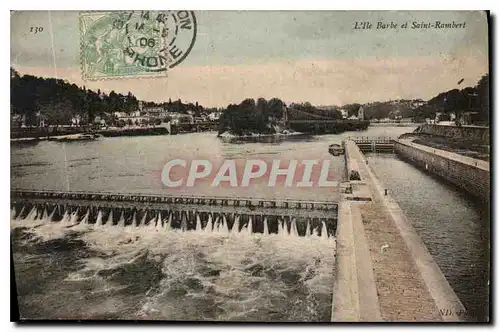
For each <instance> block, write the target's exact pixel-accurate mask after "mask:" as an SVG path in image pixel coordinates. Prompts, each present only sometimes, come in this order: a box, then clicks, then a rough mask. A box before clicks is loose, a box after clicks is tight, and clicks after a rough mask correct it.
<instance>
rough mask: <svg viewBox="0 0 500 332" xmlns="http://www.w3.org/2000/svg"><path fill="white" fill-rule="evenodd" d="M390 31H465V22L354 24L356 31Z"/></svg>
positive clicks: (364, 22) (367, 22) (360, 22)
mask: <svg viewBox="0 0 500 332" xmlns="http://www.w3.org/2000/svg"><path fill="white" fill-rule="evenodd" d="M390 29H411V30H415V29H465V21H464V22H455V21H451V22H441V21H434V22H423V21H421V22H417V21H412V22H405V23H395V22H393V21H391V22H384V21H378V22H369V21H356V22H354V30H390Z"/></svg>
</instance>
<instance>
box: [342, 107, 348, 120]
mask: <svg viewBox="0 0 500 332" xmlns="http://www.w3.org/2000/svg"><path fill="white" fill-rule="evenodd" d="M340 113H342V119H346V118H347V116H348V113H347V111H346V110H345V109H341V110H340Z"/></svg>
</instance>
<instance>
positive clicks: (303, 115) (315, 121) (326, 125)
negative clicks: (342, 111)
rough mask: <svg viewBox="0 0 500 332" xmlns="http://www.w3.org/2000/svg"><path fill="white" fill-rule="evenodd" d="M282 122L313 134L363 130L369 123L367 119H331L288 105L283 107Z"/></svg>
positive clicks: (297, 129) (287, 126) (292, 127)
mask: <svg viewBox="0 0 500 332" xmlns="http://www.w3.org/2000/svg"><path fill="white" fill-rule="evenodd" d="M282 122H283V125H284V126H285V127H286V128H291V129H293V130H296V131H300V132H312V133H314V134H327V133H340V132H344V131H352V130H364V129H366V128H368V126H369V125H370V122H369V121H367V120H350V119H332V118H329V117H326V116H321V115H318V114H313V113H309V112H305V111H302V110H298V109H294V108H289V107H284V109H283V121H282Z"/></svg>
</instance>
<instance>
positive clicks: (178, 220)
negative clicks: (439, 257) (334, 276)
mask: <svg viewBox="0 0 500 332" xmlns="http://www.w3.org/2000/svg"><path fill="white" fill-rule="evenodd" d="M337 207H338V206H337V204H336V203H332V202H317V201H314V202H313V201H300V200H261V199H256V198H237V197H201V196H200V197H193V196H182V195H178V196H165V195H151V194H132V193H129V194H117V193H103V192H99V193H93V192H60V191H40V190H12V191H11V208H12V218H17V219H26V218H37V219H40V218H47V217H50V218H48V219H49V220H50V221H51V222H68V220H72V222H71V223H72V224H75V223H86V224H95V225H103V226H104V225H106V226H118V227H141V226H154V227H156V228H171V229H180V230H184V231H188V230H195V229H198V230H199V229H206V230H212V229H227V230H231V231H238V232H241V231H243V230H246V231H247V232H249V233H262V234H272V233H275V234H280V233H288V234H295V235H297V236H309V235H317V236H322V237H330V236H334V234H335V232H336V227H337Z"/></svg>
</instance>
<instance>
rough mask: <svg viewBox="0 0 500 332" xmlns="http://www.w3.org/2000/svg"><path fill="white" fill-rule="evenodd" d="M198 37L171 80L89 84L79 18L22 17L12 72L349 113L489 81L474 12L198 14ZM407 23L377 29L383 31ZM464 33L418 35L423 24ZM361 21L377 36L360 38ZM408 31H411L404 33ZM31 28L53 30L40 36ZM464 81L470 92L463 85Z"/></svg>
mask: <svg viewBox="0 0 500 332" xmlns="http://www.w3.org/2000/svg"><path fill="white" fill-rule="evenodd" d="M195 15H196V19H197V27H198V33H197V37H196V41H195V43H194V46H193V48H192V50H191V52H190V53H189V55H188V56H187V57H186V59H185V60H184V61H183V62H182V63H180V64H179V65H177V66H176V67H174V68H172V69H171V70H169V72H168V75H167V76H166V77H161V78H160V77H154V78H140V79H138V78H127V79H113V80H105V81H88V80H83V78H82V72H81V68H80V48H81V47H80V32H79V23H78V22H79V20H78V17H79V13H78V12H76V11H69V12H68V11H51V12H47V11H41V12H32V11H24V12H19V11H17V12H12V14H11V65H12V67H14V68H15V69H16V70H17V71H19V72H20V73H21V74H30V75H36V76H43V77H57V78H60V79H65V80H68V81H69V82H71V83H75V84H77V85H80V86H83V85H85V86H86V87H87V88H90V89H93V90H97V89H101V90H102V91H106V92H110V91H111V90H114V91H115V92H121V93H127V92H128V91H131V92H132V93H133V94H134V95H136V96H137V97H138V98H139V99H141V100H150V101H157V102H161V101H167V100H168V99H169V98H171V99H172V100H176V99H179V98H180V99H181V100H183V101H186V102H195V101H198V102H199V103H200V104H201V105H203V106H205V107H224V106H227V105H228V104H229V103H239V102H241V101H242V100H243V99H245V98H259V97H264V98H266V99H270V98H273V97H277V98H280V99H282V100H284V101H285V102H287V103H290V102H305V101H309V102H310V103H312V104H314V105H344V104H347V103H354V102H357V103H366V102H372V101H385V100H393V99H402V98H404V99H413V98H422V99H424V100H425V99H430V98H432V97H434V96H435V95H437V94H438V93H440V92H443V91H448V90H451V89H454V88H463V87H466V86H474V85H475V84H476V83H477V81H478V80H479V79H480V78H481V76H482V75H484V74H486V73H487V72H488V26H487V19H486V14H485V13H484V12H472V11H454V12H447V11H414V12H402V11H195ZM391 21H392V22H394V23H395V24H398V28H395V29H376V25H377V22H384V23H390V22H391ZM435 21H440V22H442V23H452V22H455V23H463V22H465V27H464V28H444V29H435V28H427V29H419V28H417V29H412V26H413V22H417V23H419V24H420V23H428V22H432V23H433V22H435ZM356 22H358V26H360V22H370V23H372V25H373V26H372V29H355V25H356ZM405 22H408V28H406V29H403V28H401V27H400V26H401V25H402V24H404V23H405ZM31 27H43V31H42V32H40V33H36V34H33V33H32V32H30V30H31ZM462 78H463V79H464V81H463V83H461V84H460V86H458V85H457V82H458V81H459V80H461V79H462Z"/></svg>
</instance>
